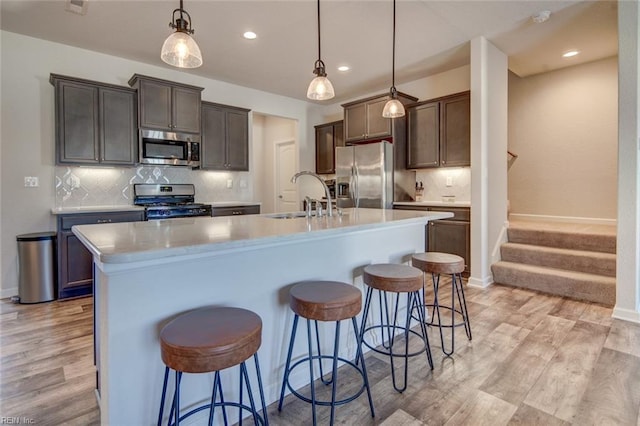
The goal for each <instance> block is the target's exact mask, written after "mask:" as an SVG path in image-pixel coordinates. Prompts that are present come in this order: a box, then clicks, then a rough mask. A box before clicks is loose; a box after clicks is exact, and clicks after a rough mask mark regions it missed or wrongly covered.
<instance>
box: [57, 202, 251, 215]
mask: <svg viewBox="0 0 640 426" xmlns="http://www.w3.org/2000/svg"><path fill="white" fill-rule="evenodd" d="M198 202H199V203H202V204H211V206H212V207H234V206H259V205H261V203H259V202H258V203H256V202H254V201H198ZM140 210H144V207H142V206H134V205H132V204H122V205H117V206H82V207H54V208H52V209H51V213H52V214H55V215H58V214H73V213H104V212H130V211H140Z"/></svg>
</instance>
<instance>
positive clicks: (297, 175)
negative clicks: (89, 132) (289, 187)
mask: <svg viewBox="0 0 640 426" xmlns="http://www.w3.org/2000/svg"><path fill="white" fill-rule="evenodd" d="M302 175H309V176H313V177H314V178H316V179H318V180H319V181H320V183H321V184H322V186H323V187H324V194H325V197H326V199H327V216H333V208H332V207H331V194H330V193H329V187H328V186H327V184H326V183H324V179H322V178H321V177H320V176H318V175H317V174H315V173H313V172H310V171H307V170H303V171H301V172H298V173H296V174H295V175H293V177H292V178H291V183H296V180H298V178H299V177H300V176H302Z"/></svg>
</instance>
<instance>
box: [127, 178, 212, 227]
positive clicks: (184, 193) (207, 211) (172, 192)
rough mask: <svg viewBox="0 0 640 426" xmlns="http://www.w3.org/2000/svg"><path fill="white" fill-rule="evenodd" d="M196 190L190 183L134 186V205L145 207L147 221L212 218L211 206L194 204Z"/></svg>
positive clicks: (140, 184)
mask: <svg viewBox="0 0 640 426" xmlns="http://www.w3.org/2000/svg"><path fill="white" fill-rule="evenodd" d="M195 194H196V189H195V186H193V185H192V184H190V183H187V184H185V183H181V184H166V185H163V184H155V183H152V184H148V183H136V184H134V185H133V204H135V205H136V206H144V207H145V219H146V220H153V219H170V218H178V217H193V216H211V206H210V205H209V204H201V203H194V200H195Z"/></svg>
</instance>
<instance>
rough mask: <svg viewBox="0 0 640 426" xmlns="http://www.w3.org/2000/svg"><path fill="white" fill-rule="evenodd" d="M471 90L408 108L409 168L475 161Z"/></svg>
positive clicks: (465, 163)
mask: <svg viewBox="0 0 640 426" xmlns="http://www.w3.org/2000/svg"><path fill="white" fill-rule="evenodd" d="M470 99H471V97H470V94H469V92H463V93H457V94H455V95H450V96H446V97H443V98H437V99H431V100H428V101H424V102H419V103H416V104H413V105H410V106H409V107H408V108H407V168H409V169H420V168H429V167H459V166H469V165H471V112H470V111H471V105H470Z"/></svg>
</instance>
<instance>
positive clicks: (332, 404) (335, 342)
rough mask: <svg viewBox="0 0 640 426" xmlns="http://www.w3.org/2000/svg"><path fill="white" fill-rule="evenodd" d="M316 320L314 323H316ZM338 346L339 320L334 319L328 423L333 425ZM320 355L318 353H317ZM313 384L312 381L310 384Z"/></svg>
mask: <svg viewBox="0 0 640 426" xmlns="http://www.w3.org/2000/svg"><path fill="white" fill-rule="evenodd" d="M317 323H318V322H317V321H316V325H317ZM339 347H340V321H336V336H335V340H334V343H333V368H332V370H331V381H332V383H331V417H330V420H329V424H330V425H332V426H333V419H334V416H335V411H336V382H337V375H338V348H339ZM318 355H320V354H318ZM363 365H364V363H363ZM311 386H313V383H312V384H311Z"/></svg>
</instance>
